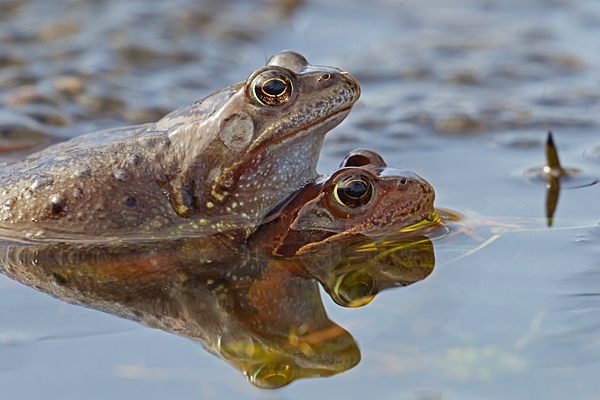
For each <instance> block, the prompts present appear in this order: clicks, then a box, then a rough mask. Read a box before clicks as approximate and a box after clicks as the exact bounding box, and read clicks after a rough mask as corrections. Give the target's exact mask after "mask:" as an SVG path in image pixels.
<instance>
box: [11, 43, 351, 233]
mask: <svg viewBox="0 0 600 400" xmlns="http://www.w3.org/2000/svg"><path fill="white" fill-rule="evenodd" d="M359 96H360V85H359V84H358V82H357V81H356V80H355V79H354V78H353V77H352V76H351V75H350V74H348V73H347V72H346V71H343V70H341V69H338V68H335V67H328V66H316V65H311V64H309V63H308V61H307V60H306V58H304V56H302V55H300V54H298V53H296V52H293V51H282V52H279V53H277V54H275V55H274V56H272V57H271V58H270V59H269V60H268V62H267V63H266V66H264V67H261V68H259V69H257V70H255V71H254V72H253V73H252V74H251V75H250V76H249V77H248V79H247V80H246V81H244V82H240V83H236V84H233V85H230V86H227V87H225V88H223V89H221V90H219V91H217V92H215V93H213V94H211V95H209V96H207V97H206V98H204V99H202V100H199V101H197V102H195V103H193V104H191V105H189V106H186V107H183V108H181V109H178V110H175V111H173V112H171V113H170V114H168V115H166V116H165V117H163V118H162V119H160V120H159V121H157V122H155V123H149V124H143V125H136V126H129V127H119V128H113V129H108V130H104V131H100V132H95V133H90V134H85V135H81V136H78V137H75V138H73V139H71V140H68V141H65V142H62V143H59V144H56V145H53V146H50V147H48V148H46V149H44V150H42V151H40V152H38V153H35V154H32V155H30V156H28V157H26V158H25V159H23V160H20V161H17V162H13V163H10V164H5V165H3V166H2V167H1V168H0V176H1V177H0V187H1V188H2V191H1V193H0V205H1V207H0V237H5V238H11V239H24V240H42V241H43V240H51V241H57V240H65V241H83V242H86V241H94V240H96V241H103V240H104V241H106V240H124V239H136V240H147V239H162V238H168V237H171V238H177V237H190V236H206V235H211V234H213V233H216V232H222V231H227V230H231V229H244V230H245V234H244V235H245V236H249V235H250V234H251V233H252V232H253V231H254V230H255V229H256V226H257V225H258V224H259V223H260V222H261V221H263V220H264V218H265V216H266V215H268V214H269V212H270V210H271V209H272V208H273V207H274V206H275V205H276V204H277V203H278V202H280V200H281V199H282V198H286V197H287V196H289V195H290V194H291V193H293V192H294V191H296V190H297V189H298V188H299V187H301V186H303V185H305V184H306V182H308V181H311V180H314V179H315V177H316V176H317V174H316V164H317V160H318V156H319V152H320V149H321V146H322V144H323V139H324V136H325V134H326V133H327V132H329V131H330V130H331V129H333V128H334V127H336V126H337V125H338V124H340V123H341V122H342V121H343V120H344V119H345V118H346V117H347V116H348V114H349V113H350V111H351V109H352V107H353V105H354V104H355V103H356V101H357V100H358V98H359Z"/></svg>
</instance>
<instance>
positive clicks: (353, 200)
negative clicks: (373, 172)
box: [333, 175, 373, 208]
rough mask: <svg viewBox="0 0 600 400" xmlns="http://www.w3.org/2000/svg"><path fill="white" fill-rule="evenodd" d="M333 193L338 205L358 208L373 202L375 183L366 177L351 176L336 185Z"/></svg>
mask: <svg viewBox="0 0 600 400" xmlns="http://www.w3.org/2000/svg"><path fill="white" fill-rule="evenodd" d="M333 193H334V197H335V199H336V201H337V202H338V203H340V204H342V205H344V206H346V207H351V208H356V207H360V206H364V205H365V204H367V203H368V202H369V201H371V198H372V197H373V183H372V182H371V179H369V178H367V177H366V176H363V175H350V176H348V177H345V178H343V179H341V180H340V181H339V182H338V183H336V185H335V188H334V191H333Z"/></svg>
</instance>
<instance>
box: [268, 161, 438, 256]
mask: <svg viewBox="0 0 600 400" xmlns="http://www.w3.org/2000/svg"><path fill="white" fill-rule="evenodd" d="M434 199H435V192H434V190H433V187H432V186H431V185H430V184H429V183H428V182H427V181H425V180H424V179H423V178H421V177H419V176H418V175H416V174H414V173H412V172H410V171H402V170H398V169H394V168H390V167H388V166H387V165H386V164H385V162H384V161H383V159H382V158H381V157H380V156H379V155H378V154H377V153H375V152H373V151H370V150H355V151H353V152H351V153H350V154H348V156H347V157H346V158H345V159H344V161H343V162H342V164H341V166H340V169H338V170H337V171H336V172H334V173H333V174H332V175H331V176H329V177H328V178H326V179H322V180H321V181H317V182H316V183H315V184H314V185H308V186H307V187H305V188H304V189H303V190H301V191H300V192H299V193H298V194H297V195H296V197H295V198H294V199H293V200H292V201H291V202H290V203H289V204H287V205H286V206H285V208H283V211H281V213H280V217H279V219H280V220H281V219H282V218H283V219H286V222H285V223H283V224H282V223H281V222H279V225H285V226H283V229H282V227H281V226H279V230H277V229H276V230H275V231H276V232H278V235H277V236H278V238H279V239H278V241H279V248H278V249H277V250H275V252H276V253H277V254H281V255H293V254H296V252H297V251H298V250H300V249H301V248H303V247H305V246H307V245H311V244H316V243H318V242H320V241H323V240H333V239H335V237H337V236H338V235H339V236H343V237H349V236H352V235H365V236H373V235H383V234H386V233H391V232H393V231H396V230H400V229H402V228H405V227H408V226H411V225H414V224H417V223H419V222H421V221H423V220H425V219H429V218H431V217H432V216H434V215H435V214H434V211H435V210H434V207H433V202H434ZM274 222H275V223H270V224H269V225H270V226H277V224H276V221H274ZM261 229H262V228H261ZM271 229H273V228H271ZM282 231H285V232H282ZM272 236H273V235H272Z"/></svg>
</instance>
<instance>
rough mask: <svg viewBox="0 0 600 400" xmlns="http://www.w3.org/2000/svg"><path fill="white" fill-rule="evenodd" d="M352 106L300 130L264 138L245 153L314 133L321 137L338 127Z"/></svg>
mask: <svg viewBox="0 0 600 400" xmlns="http://www.w3.org/2000/svg"><path fill="white" fill-rule="evenodd" d="M353 105H354V104H350V105H349V106H347V107H344V108H340V109H339V110H337V111H335V112H333V113H331V114H328V115H326V116H325V117H323V118H320V119H316V120H315V121H313V122H311V123H309V124H307V125H304V126H302V128H299V129H296V130H292V131H290V132H288V133H286V134H285V135H281V136H278V137H277V138H273V137H269V138H268V139H266V138H262V139H259V140H257V141H256V142H255V143H254V144H253V145H252V146H250V148H248V151H247V153H253V152H256V151H258V150H260V149H261V148H262V147H264V146H266V145H269V146H272V145H275V144H278V143H281V142H284V141H287V140H288V139H290V138H298V139H300V138H304V137H305V136H306V134H307V133H308V134H310V133H314V134H315V135H317V134H319V133H321V135H322V136H325V134H327V132H329V131H330V130H331V129H333V128H335V127H336V126H338V125H339V124H340V123H341V122H342V121H343V120H344V119H346V117H347V116H348V114H349V113H350V110H351V109H352V106H353ZM324 125H327V126H326V127H324ZM323 129H324V130H323ZM263 135H265V134H264V133H263ZM269 136H273V135H269Z"/></svg>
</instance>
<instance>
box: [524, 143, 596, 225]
mask: <svg viewBox="0 0 600 400" xmlns="http://www.w3.org/2000/svg"><path fill="white" fill-rule="evenodd" d="M544 151H545V155H546V165H544V166H543V167H536V168H529V169H526V170H525V171H524V172H523V176H524V177H525V180H527V181H529V182H532V181H545V182H546V204H545V208H546V222H547V224H548V226H552V220H553V218H554V212H555V211H556V206H557V205H558V197H559V194H560V189H561V186H562V188H563V189H572V188H579V187H585V186H592V185H595V184H596V183H598V178H597V177H595V176H590V175H585V174H583V173H582V171H581V170H579V169H576V168H564V167H562V166H561V164H560V161H559V159H558V150H557V149H556V145H555V144H554V139H553V138H552V132H548V139H547V140H546V145H545V146H544Z"/></svg>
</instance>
